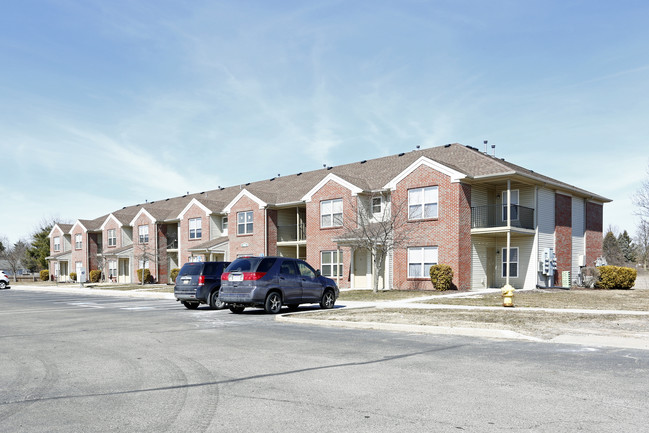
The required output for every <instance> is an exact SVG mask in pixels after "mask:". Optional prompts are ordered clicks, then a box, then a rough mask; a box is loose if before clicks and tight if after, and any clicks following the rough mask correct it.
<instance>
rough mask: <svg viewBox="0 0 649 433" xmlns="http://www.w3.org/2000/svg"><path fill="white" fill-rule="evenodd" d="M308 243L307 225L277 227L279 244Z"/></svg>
mask: <svg viewBox="0 0 649 433" xmlns="http://www.w3.org/2000/svg"><path fill="white" fill-rule="evenodd" d="M300 241H306V224H289V225H284V226H277V242H300Z"/></svg>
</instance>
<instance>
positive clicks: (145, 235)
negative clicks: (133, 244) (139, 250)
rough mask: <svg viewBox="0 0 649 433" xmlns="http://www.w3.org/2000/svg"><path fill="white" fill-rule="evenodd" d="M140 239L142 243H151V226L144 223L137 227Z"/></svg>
mask: <svg viewBox="0 0 649 433" xmlns="http://www.w3.org/2000/svg"><path fill="white" fill-rule="evenodd" d="M137 234H138V240H139V241H140V243H141V244H148V243H149V226H148V225H142V226H138V228H137Z"/></svg>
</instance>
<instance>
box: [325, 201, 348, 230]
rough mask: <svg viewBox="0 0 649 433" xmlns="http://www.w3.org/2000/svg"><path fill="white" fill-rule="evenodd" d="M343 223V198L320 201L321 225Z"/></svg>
mask: <svg viewBox="0 0 649 433" xmlns="http://www.w3.org/2000/svg"><path fill="white" fill-rule="evenodd" d="M342 225H343V199H341V198H339V199H335V200H325V201H321V202H320V227H322V228H326V227H340V226H342Z"/></svg>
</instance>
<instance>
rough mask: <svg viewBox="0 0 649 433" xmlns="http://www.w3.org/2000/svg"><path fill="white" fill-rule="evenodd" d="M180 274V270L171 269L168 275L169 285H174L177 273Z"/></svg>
mask: <svg viewBox="0 0 649 433" xmlns="http://www.w3.org/2000/svg"><path fill="white" fill-rule="evenodd" d="M179 272H180V268H173V269H172V270H171V273H170V274H169V279H170V281H169V283H175V282H176V277H178V273H179Z"/></svg>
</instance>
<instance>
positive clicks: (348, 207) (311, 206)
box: [306, 181, 356, 288]
mask: <svg viewBox="0 0 649 433" xmlns="http://www.w3.org/2000/svg"><path fill="white" fill-rule="evenodd" d="M334 199H342V202H343V226H342V227H329V228H321V227H320V202H321V201H323V200H334ZM355 203H356V197H352V195H351V191H350V190H348V189H347V188H345V187H344V186H342V185H340V184H339V183H337V182H334V181H329V182H327V183H326V184H325V185H324V186H323V187H322V188H320V190H319V191H317V192H316V193H315V194H314V195H313V197H312V198H311V201H310V202H308V203H307V204H306V238H307V247H306V261H307V262H308V263H309V264H310V265H311V266H313V267H314V268H315V269H322V264H321V263H320V260H321V252H322V251H334V250H337V249H338V244H337V243H336V242H334V241H333V239H335V238H337V237H340V236H342V235H343V234H344V233H346V232H347V231H348V230H350V229H354V228H355V227H356V225H355V224H354V222H355V221H356V211H355V207H356V205H355ZM340 250H341V251H342V252H343V276H342V277H341V278H340V280H339V286H340V287H342V288H348V287H350V285H351V269H352V266H351V265H352V264H351V256H352V254H351V249H350V248H340ZM334 279H335V278H334Z"/></svg>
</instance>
